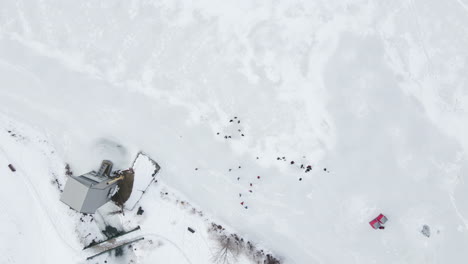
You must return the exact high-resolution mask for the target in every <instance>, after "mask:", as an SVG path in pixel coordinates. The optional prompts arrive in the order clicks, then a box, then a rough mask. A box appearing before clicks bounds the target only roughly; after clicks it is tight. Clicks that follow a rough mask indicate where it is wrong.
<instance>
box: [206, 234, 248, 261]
mask: <svg viewBox="0 0 468 264" xmlns="http://www.w3.org/2000/svg"><path fill="white" fill-rule="evenodd" d="M216 241H217V242H218V245H217V246H218V247H217V249H216V251H215V253H214V255H213V261H214V262H215V263H218V264H232V263H236V261H237V258H238V256H239V254H240V253H241V252H242V250H243V249H244V243H243V240H241V239H240V238H239V237H238V236H237V235H236V234H231V235H225V234H219V235H217V238H216Z"/></svg>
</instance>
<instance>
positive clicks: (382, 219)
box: [369, 214, 388, 229]
mask: <svg viewBox="0 0 468 264" xmlns="http://www.w3.org/2000/svg"><path fill="white" fill-rule="evenodd" d="M387 221H388V219H387V217H386V216H385V215H383V214H379V215H378V216H377V217H376V218H374V219H373V220H372V221H370V222H369V224H370V225H371V226H372V228H374V229H378V228H379V227H381V226H383V225H384V224H385V223H386V222H387Z"/></svg>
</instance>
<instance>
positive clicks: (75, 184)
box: [60, 161, 117, 213]
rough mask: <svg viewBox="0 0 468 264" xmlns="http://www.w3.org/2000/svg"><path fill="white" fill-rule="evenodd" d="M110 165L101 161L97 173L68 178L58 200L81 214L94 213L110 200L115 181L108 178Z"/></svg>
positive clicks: (92, 172) (108, 162)
mask: <svg viewBox="0 0 468 264" xmlns="http://www.w3.org/2000/svg"><path fill="white" fill-rule="evenodd" d="M111 169H112V163H111V162H110V161H103V163H102V165H101V169H100V170H99V172H98V173H97V172H95V171H91V172H88V173H86V174H83V175H81V176H70V177H69V178H68V181H67V183H66V184H65V189H64V190H63V193H62V197H61V198H60V200H61V201H62V202H64V203H66V204H67V205H69V206H70V207H71V208H73V209H75V210H77V211H79V212H82V213H94V212H95V211H96V210H97V208H99V207H101V206H102V205H104V204H105V203H106V202H108V201H109V200H110V195H111V194H112V191H113V190H114V188H115V186H116V185H117V181H115V180H114V179H113V178H110V177H109V174H110V170H111Z"/></svg>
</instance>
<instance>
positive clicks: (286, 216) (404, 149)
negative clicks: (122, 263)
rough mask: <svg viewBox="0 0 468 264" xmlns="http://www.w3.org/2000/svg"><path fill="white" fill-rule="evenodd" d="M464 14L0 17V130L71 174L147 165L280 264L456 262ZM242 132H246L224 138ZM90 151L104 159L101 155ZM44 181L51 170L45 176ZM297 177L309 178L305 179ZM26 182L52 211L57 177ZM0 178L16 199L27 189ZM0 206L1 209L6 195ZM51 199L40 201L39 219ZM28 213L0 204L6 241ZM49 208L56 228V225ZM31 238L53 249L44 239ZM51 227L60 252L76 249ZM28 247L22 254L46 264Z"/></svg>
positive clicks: (467, 144)
mask: <svg viewBox="0 0 468 264" xmlns="http://www.w3.org/2000/svg"><path fill="white" fill-rule="evenodd" d="M466 6H467V5H466V4H465V3H464V2H463V1H461V0H456V1H435V0H425V1H423V0H412V1H407V0H395V1H363V0H357V1H339V0H312V1H306V0H297V1H296V0H294V1H282V2H278V1H238V0H237V1H234V0H232V1H231V0H228V1H213V0H202V1H194V2H185V1H182V2H181V1H169V0H157V1H113V0H104V1H99V2H95V1H75V2H73V3H71V2H68V3H65V2H64V1H61V0H41V1H36V0H26V1H13V0H5V1H1V3H0V10H1V11H0V84H1V87H0V112H1V113H3V114H5V115H8V116H9V117H10V118H12V119H13V120H15V122H16V121H19V122H22V123H26V124H28V125H29V126H31V127H32V128H33V129H32V130H34V131H36V132H38V133H41V134H44V135H46V137H47V138H48V140H49V143H50V145H51V146H53V147H54V148H55V154H56V155H57V158H58V159H60V160H62V161H67V162H69V163H70V164H72V165H73V168H74V170H76V171H82V172H86V171H89V169H90V168H94V167H95V165H96V163H99V162H100V161H101V160H103V159H106V158H109V157H108V156H112V157H115V159H116V163H115V164H116V167H120V168H125V167H128V164H130V163H131V162H132V160H131V159H132V158H133V155H134V154H135V153H137V152H138V151H140V150H143V151H145V152H146V153H148V154H149V155H150V156H151V157H158V162H159V163H160V165H161V167H162V168H164V171H162V172H161V175H160V176H161V180H162V181H164V183H165V184H167V185H168V186H169V187H171V188H173V189H177V190H178V191H180V192H181V193H182V194H184V195H185V196H186V197H187V200H189V201H190V202H192V203H194V204H196V205H197V206H199V207H200V208H203V210H205V211H207V213H209V214H210V215H213V216H215V217H217V218H218V219H219V220H220V221H222V222H224V223H226V224H228V225H229V226H232V228H233V229H235V230H237V231H238V232H239V233H240V234H242V235H243V236H248V237H249V238H251V239H252V240H253V241H257V242H259V243H261V244H262V245H265V246H266V247H267V248H269V249H272V250H273V251H274V252H275V253H277V254H279V255H281V256H283V257H284V259H285V263H297V264H303V263H464V262H465V261H466V259H468V251H466V250H463V249H464V248H466V247H468V235H467V234H468V233H467V232H468V203H467V202H466V201H467V200H468V190H467V188H468V185H466V184H464V182H465V180H464V179H465V177H466V175H467V172H468V167H467V164H468V162H467V156H466V153H467V150H468V137H466V135H467V134H468V125H467V122H466V120H468V114H467V110H466V109H467V107H468V92H467V91H468V87H467V82H466V72H467V70H468V63H467V60H468V51H467V49H466V47H467V46H468V35H467V34H466V25H467V24H468V15H467V14H468V13H467V12H468V11H467V10H468V9H467V8H466ZM235 116H237V117H238V119H240V121H241V122H240V123H235V122H229V120H231V119H233V118H234V117H235ZM9 124H10V123H8V122H4V123H3V124H2V129H4V130H8V129H9ZM239 129H240V130H241V132H239V131H238V130H239ZM2 131H3V130H2ZM217 133H220V134H219V135H217ZM241 133H242V134H244V135H245V136H244V137H242V136H241V135H240V134H241ZM225 135H230V136H231V138H228V139H225V138H224V136H225ZM102 139H109V140H110V142H114V143H115V144H114V143H113V144H111V145H112V147H110V148H109V147H108V146H109V144H105V147H102V146H103V145H102ZM5 142H7V141H6V140H3V139H2V141H1V142H0V144H1V145H2V146H4V145H7V144H8V143H5ZM119 146H120V147H119ZM4 148H5V149H6V147H5V146H4ZM9 149H10V150H11V151H14V150H15V149H17V148H16V145H12V146H11V147H10V148H9ZM18 149H20V148H19V147H18ZM31 153H33V152H31ZM31 153H29V151H26V150H25V151H23V152H22V153H21V154H17V155H16V156H15V157H16V158H17V159H18V160H17V162H13V163H18V162H19V160H20V159H21V155H23V156H24V157H23V158H24V159H26V158H28V155H33V154H31ZM34 153H35V152H34ZM283 156H285V157H286V159H287V161H281V160H280V161H278V160H277V157H283ZM257 157H259V159H257ZM112 159H113V158H112ZM28 160H34V157H33V158H31V157H29V159H28ZM38 160H39V159H38ZM52 160H54V159H52ZM291 160H294V161H296V164H295V165H290V163H289V162H290V161H291ZM5 162H7V161H5ZM36 163H38V164H37V165H34V167H38V168H37V169H38V170H39V171H44V168H41V166H43V164H47V162H46V161H44V162H40V164H39V162H35V163H34V164H36ZM301 163H304V164H310V165H312V166H313V170H312V171H311V172H309V173H307V174H305V173H304V172H303V171H302V170H300V169H299V168H298V166H299V164H301ZM14 165H15V164H14ZM296 165H297V166H296ZM28 166H29V165H28ZM31 166H32V165H31ZM239 166H241V168H240V169H239V168H238V167H239ZM18 167H19V168H20V169H19V170H21V168H23V170H24V168H25V167H26V168H27V169H28V170H29V172H28V174H27V175H29V177H33V178H32V179H34V183H35V185H37V186H36V188H37V189H36V190H37V192H38V193H40V194H42V195H44V194H45V193H49V192H48V190H49V189H48V188H49V187H50V186H49V181H50V177H49V176H43V175H44V174H45V173H43V174H38V173H34V168H33V167H31V168H30V167H27V166H18ZM196 168H197V170H196ZM324 168H327V171H324V170H323V169H324ZM17 169H18V168H17ZM229 169H231V171H229ZM4 173H5V175H11V172H8V173H7V172H6V171H5V172H4ZM20 175H21V174H20ZM41 175H42V176H41ZM257 176H261V178H260V179H257ZM238 178H239V180H237V179H238ZM299 178H302V181H299V180H298V179H299ZM8 179H9V181H11V182H8V183H9V184H11V186H14V187H18V188H19V186H20V184H21V182H15V181H18V180H19V179H21V178H12V179H10V178H8ZM250 183H252V184H253V186H250ZM249 190H251V191H252V193H251V192H249ZM20 193H21V194H22V197H28V195H33V194H31V193H34V191H33V190H31V189H27V190H25V189H22V190H21V189H20V191H18V194H20ZM1 194H2V195H5V197H2V198H3V200H4V201H7V200H8V201H9V202H10V201H12V200H13V199H11V198H10V197H12V196H14V194H15V193H12V192H11V191H8V192H6V193H3V192H2V193H1ZM239 194H241V196H239ZM56 196H57V197H58V194H57V195H56ZM146 197H147V196H146V195H145V196H144V198H145V199H146ZM148 197H150V196H148ZM53 198H54V197H52V196H50V197H49V196H48V195H47V196H45V197H42V198H41V199H38V200H39V201H42V203H43V204H45V205H48V206H50V205H51V204H54V203H55V202H56V201H55V199H53ZM44 199H45V200H44ZM148 199H149V198H148ZM154 199H156V198H154ZM26 200H27V201H29V202H28V203H26V202H25V203H24V204H22V202H21V201H19V199H18V201H17V200H13V201H14V202H17V204H16V203H15V205H18V207H11V206H9V203H5V202H2V204H1V205H2V208H4V209H2V210H3V211H7V212H8V213H7V214H6V215H11V216H12V217H14V218H13V220H11V221H10V220H8V221H10V222H9V224H8V223H4V224H5V225H7V226H9V227H11V226H13V223H16V224H17V225H18V227H17V229H14V228H8V229H7V231H5V232H10V231H11V230H24V232H28V233H31V234H32V233H33V231H34V230H32V229H27V227H26V225H27V223H28V222H27V221H26V220H21V219H23V218H22V216H23V214H22V213H17V214H15V212H16V210H19V209H17V208H23V206H26V207H25V208H28V206H30V205H31V204H34V203H39V201H36V202H34V203H32V201H34V200H37V199H36V198H34V197H32V198H31V197H29V198H28V199H26ZM56 200H57V203H58V198H57V199H56ZM241 202H244V204H246V205H247V204H248V209H245V208H244V207H242V206H241V205H240V203H241ZM145 207H146V208H145V210H146V211H151V212H153V210H151V209H150V208H152V203H150V202H148V205H147V206H145ZM53 208H56V207H53ZM58 208H60V207H57V209H54V210H57V215H58V216H59V217H57V218H56V219H67V218H66V217H64V216H63V215H62V214H64V212H66V210H65V209H66V208H62V209H58ZM62 210H64V211H62ZM154 210H156V209H154ZM380 212H382V213H384V214H385V215H386V216H388V218H389V222H388V224H387V227H386V229H385V230H373V229H371V228H370V226H369V225H368V222H369V221H370V220H371V219H372V218H373V217H375V215H376V214H378V213H380ZM40 213H41V210H39V209H38V208H36V209H34V210H33V212H32V213H31V214H32V215H33V216H35V215H37V214H40ZM0 219H2V221H7V220H3V219H7V218H3V217H2V218H0ZM40 219H44V220H42V221H44V223H43V225H41V226H42V227H43V228H45V229H46V230H47V231H50V230H52V229H53V228H52V227H48V226H55V225H56V223H55V222H50V221H49V220H47V218H40ZM60 221H62V220H60ZM63 221H64V223H63V225H62V227H61V228H62V230H61V232H58V233H64V232H72V231H70V230H73V227H74V225H73V223H71V222H69V221H68V220H63ZM49 223H52V224H49ZM424 224H427V225H428V226H430V227H431V237H430V238H427V237H424V236H422V235H421V233H420V230H421V226H422V225H424ZM59 226H60V225H59ZM52 231H53V230H52ZM11 232H13V231H11ZM16 234H17V233H14V232H13V233H9V235H8V236H6V237H9V238H16ZM46 234H47V236H50V239H51V240H56V242H57V241H59V240H60V237H59V236H58V235H56V234H55V233H53V232H52V233H50V232H44V233H40V234H38V235H31V236H29V238H30V239H31V241H39V239H41V238H43V237H45V236H46ZM4 237H5V236H1V240H0V241H1V242H2V246H3V245H9V247H8V248H7V249H5V251H4V252H11V254H10V255H5V256H8V257H9V258H10V259H11V260H12V261H13V260H16V259H18V262H21V261H22V260H23V259H22V258H23V257H24V255H20V253H19V250H20V245H22V243H21V242H20V240H19V239H20V238H18V241H15V243H11V244H10V242H7V241H6V240H5V239H4ZM63 237H66V238H67V239H66V241H67V242H68V243H70V244H73V243H76V242H73V241H75V237H74V236H72V235H70V236H68V235H67V236H65V235H64V236H63ZM197 242H198V241H197ZM39 244H40V247H38V248H37V250H35V251H33V253H31V254H32V255H34V256H38V255H37V254H39V255H40V254H42V253H40V252H47V250H48V248H47V244H46V243H39ZM63 244H65V243H63ZM43 247H44V248H43ZM65 247H66V246H64V247H61V249H60V250H59V251H60V252H53V253H51V254H58V255H57V256H56V257H57V258H58V259H60V257H61V255H60V254H62V252H68V249H65ZM4 248H5V247H4ZM62 249H63V250H62ZM174 250H175V249H174ZM4 252H3V253H4ZM166 252H167V255H170V254H172V253H170V252H169V250H168V251H166ZM155 254H156V255H157V254H159V253H155ZM161 254H162V253H161ZM64 255H68V254H64ZM54 256H55V255H54ZM50 258H51V259H52V258H53V257H50ZM66 259H67V260H68V259H70V258H66ZM7 260H8V259H7ZM48 260H49V259H45V261H43V262H44V263H47V261H48ZM70 261H74V260H70ZM5 262H7V261H5ZM194 263H206V262H201V260H200V262H196V261H194Z"/></svg>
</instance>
